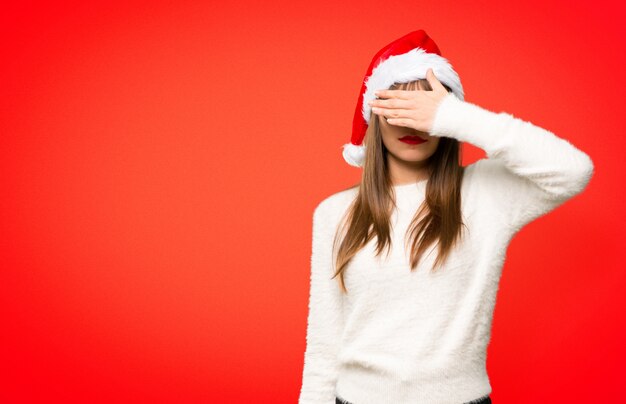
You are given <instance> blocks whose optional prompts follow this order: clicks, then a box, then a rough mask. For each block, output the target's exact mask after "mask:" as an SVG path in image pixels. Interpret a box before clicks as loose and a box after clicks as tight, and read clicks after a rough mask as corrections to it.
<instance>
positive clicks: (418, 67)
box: [343, 29, 464, 167]
mask: <svg viewBox="0 0 626 404" xmlns="http://www.w3.org/2000/svg"><path fill="white" fill-rule="evenodd" d="M429 68H432V69H433V73H435V76H436V77H437V79H438V80H439V81H440V82H441V83H442V84H445V85H446V86H448V87H449V88H450V89H451V90H452V93H453V94H454V95H456V97H458V98H459V99H461V100H464V96H463V87H462V86H461V80H460V79H459V75H458V74H457V73H456V72H455V71H454V69H453V68H452V66H451V65H450V63H448V60H447V59H445V58H443V57H442V56H441V52H440V51H439V48H438V47H437V45H436V44H435V42H434V41H433V40H432V39H431V38H430V37H429V36H428V35H427V34H426V32H425V31H424V30H422V29H420V30H417V31H413V32H411V33H409V34H407V35H405V36H403V37H402V38H399V39H397V40H395V41H393V42H391V43H390V44H389V45H387V46H385V47H384V48H382V49H381V50H379V51H378V52H377V53H376V55H375V56H374V58H373V59H372V62H371V63H370V65H369V67H368V69H367V73H366V74H365V78H364V79H363V85H362V86H361V92H360V94H359V99H358V102H357V105H356V110H355V111H354V120H353V122H352V139H351V140H350V143H347V144H345V145H343V158H344V159H345V160H346V162H347V163H348V164H350V165H351V166H355V167H362V166H363V162H364V160H365V145H363V144H362V143H363V138H364V137H365V131H366V130H367V127H368V125H369V121H370V117H371V114H372V108H371V107H370V106H369V105H368V104H367V102H368V101H370V100H373V99H375V98H376V96H375V95H374V92H375V91H378V90H386V89H388V88H389V87H391V86H392V85H393V84H394V83H408V82H410V81H414V80H417V79H425V78H426V72H427V71H428V69H429Z"/></svg>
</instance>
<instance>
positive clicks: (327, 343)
mask: <svg viewBox="0 0 626 404" xmlns="http://www.w3.org/2000/svg"><path fill="white" fill-rule="evenodd" d="M323 206H324V203H323V202H322V203H321V204H320V205H319V206H318V207H317V208H316V209H315V212H314V214H313V237H312V239H313V240H312V252H311V271H310V289H309V312H308V321H307V331H306V351H305V353H304V368H303V375H302V388H301V391H300V399H299V404H334V403H335V384H336V381H337V374H338V360H337V355H338V351H339V346H340V338H341V332H342V330H343V319H342V312H341V310H342V294H341V289H340V287H339V284H338V281H337V278H334V279H331V278H332V276H333V274H334V270H335V265H334V262H333V260H332V258H333V257H332V251H331V249H332V240H333V237H334V231H333V229H332V226H331V223H330V222H329V220H328V219H327V218H326V217H325V216H324V214H323V209H322V207H323Z"/></svg>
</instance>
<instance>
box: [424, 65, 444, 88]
mask: <svg viewBox="0 0 626 404" xmlns="http://www.w3.org/2000/svg"><path fill="white" fill-rule="evenodd" d="M426 80H428V83H429V84H430V86H431V87H432V88H433V90H435V89H439V90H441V89H443V90H445V91H446V92H448V90H446V88H445V87H444V86H443V84H441V82H440V81H439V79H438V78H437V77H436V76H435V72H434V71H433V69H432V67H429V68H428V70H427V71H426Z"/></svg>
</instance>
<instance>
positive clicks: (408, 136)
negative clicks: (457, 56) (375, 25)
mask: <svg viewBox="0 0 626 404" xmlns="http://www.w3.org/2000/svg"><path fill="white" fill-rule="evenodd" d="M462 141H463V142H469V143H471V144H473V145H475V146H477V147H480V148H482V149H483V150H485V152H486V155H487V157H486V158H483V159H480V160H478V161H477V162H475V163H473V164H470V165H468V166H467V167H462V166H461V164H460V153H459V145H460V142H462ZM343 157H344V158H345V160H346V162H348V163H349V164H351V165H353V166H358V167H362V168H363V173H362V179H361V181H360V184H358V185H356V186H354V187H352V188H349V189H346V190H343V191H341V192H338V193H335V194H333V195H331V196H329V197H327V198H326V199H324V200H323V201H322V202H321V203H320V204H319V205H318V206H317V207H316V209H315V212H314V214H313V248H312V257H311V285H310V300H309V315H308V326H307V347H306V352H305V355H304V369H303V380H302V388H301V392H300V399H299V402H300V403H301V404H306V403H327V404H330V403H334V402H336V403H352V404H370V403H376V404H384V403H407V404H408V403H416V404H419V403H423V404H431V403H432V404H435V403H436V404H447V403H449V404H462V403H491V398H490V393H491V391H492V388H491V385H490V382H489V377H488V375H487V371H486V352H487V346H488V343H489V339H490V335H491V324H492V318H493V310H494V306H495V299H496V292H497V289H498V283H499V280H500V275H501V270H502V266H503V264H504V259H505V253H506V249H507V246H508V244H509V242H510V240H511V238H512V237H513V236H514V235H515V233H517V232H518V231H519V230H520V229H521V228H522V227H523V226H525V225H526V224H528V223H530V222H531V221H533V220H535V219H536V218H538V217H540V216H542V215H545V214H546V213H548V212H550V211H552V210H554V209H555V208H557V207H558V206H560V205H561V204H563V203H564V202H565V201H567V200H569V199H570V198H572V197H573V196H575V195H577V194H579V193H580V192H581V191H582V190H583V189H584V188H585V187H586V186H587V184H588V183H589V181H590V179H591V176H592V175H593V170H594V166H593V163H592V161H591V159H590V158H589V156H588V155H587V154H585V153H584V152H582V151H580V150H579V149H577V148H576V147H574V146H573V145H572V144H571V143H569V142H568V141H566V140H564V139H562V138H559V137H557V136H556V135H555V134H553V133H552V132H550V131H548V130H545V129H542V128H540V127H538V126H535V125H533V124H531V123H530V122H526V121H524V120H521V119H519V118H515V117H514V116H512V115H510V114H507V113H505V112H501V113H494V112H491V111H488V110H486V109H483V108H481V107H479V106H477V105H475V104H471V103H469V102H466V101H464V94H463V89H462V86H461V84H460V80H459V78H458V75H457V74H456V73H455V72H454V70H453V69H452V67H451V66H450V64H449V63H448V62H447V60H446V59H444V58H443V57H441V54H440V52H439V49H438V48H437V46H436V45H435V44H434V42H433V41H432V39H431V38H429V37H428V35H427V34H426V33H425V32H424V31H423V30H418V31H414V32H412V33H410V34H408V35H406V36H404V37H402V38H400V39H398V40H396V41H394V42H392V43H391V44H389V45H387V46H386V47H385V48H383V49H381V51H379V52H378V53H377V54H376V56H375V57H374V59H373V60H372V62H371V64H370V68H369V69H368V72H367V74H366V77H365V80H364V83H363V87H362V88H361V93H360V96H359V102H358V103H357V108H356V111H355V118H354V122H353V133H352V140H351V143H350V144H347V145H345V146H344V148H343ZM385 250H386V251H385ZM383 251H385V254H382V253H383Z"/></svg>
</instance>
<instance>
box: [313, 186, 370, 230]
mask: <svg viewBox="0 0 626 404" xmlns="http://www.w3.org/2000/svg"><path fill="white" fill-rule="evenodd" d="M358 191H359V185H358V184H357V185H354V186H352V187H350V188H347V189H344V190H342V191H339V192H335V193H333V194H331V195H328V196H326V197H325V198H324V199H322V201H321V202H319V203H318V204H317V206H316V207H315V210H314V213H313V217H314V219H315V220H321V221H324V222H326V223H329V222H337V221H338V220H339V219H341V217H342V216H343V215H344V213H345V212H346V211H347V210H348V208H349V207H350V205H351V204H352V202H353V201H354V199H355V197H356V195H357V193H358Z"/></svg>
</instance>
